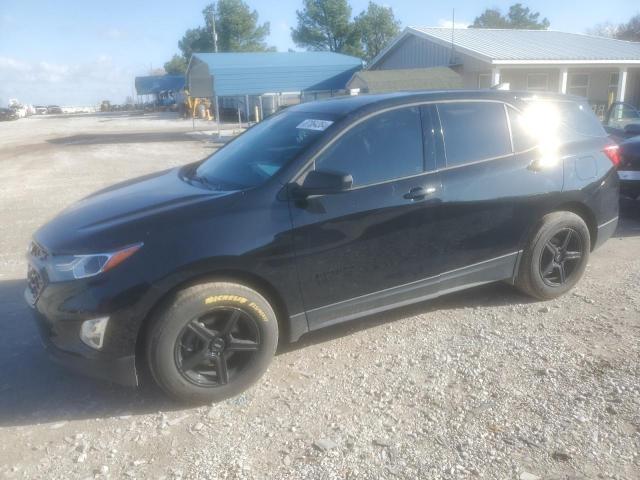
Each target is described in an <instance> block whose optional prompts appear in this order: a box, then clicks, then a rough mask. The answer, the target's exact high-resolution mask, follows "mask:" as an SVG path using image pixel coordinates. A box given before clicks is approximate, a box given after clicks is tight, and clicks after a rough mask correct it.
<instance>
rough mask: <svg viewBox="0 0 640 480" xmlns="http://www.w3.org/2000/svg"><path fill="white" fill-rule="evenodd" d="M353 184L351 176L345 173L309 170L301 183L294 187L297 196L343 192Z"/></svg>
mask: <svg viewBox="0 0 640 480" xmlns="http://www.w3.org/2000/svg"><path fill="white" fill-rule="evenodd" d="M352 185H353V177H352V176H351V175H349V174H347V173H342V172H335V171H331V170H311V171H310V172H309V173H307V176H306V177H305V179H304V182H303V183H302V185H301V186H300V187H298V188H296V189H295V195H296V196H297V197H303V198H306V197H309V196H311V195H331V194H334V193H340V192H345V191H347V190H349V189H350V188H351V186H352Z"/></svg>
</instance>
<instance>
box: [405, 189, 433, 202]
mask: <svg viewBox="0 0 640 480" xmlns="http://www.w3.org/2000/svg"><path fill="white" fill-rule="evenodd" d="M434 193H436V187H427V188H422V187H415V188H412V189H411V190H409V192H408V193H405V194H404V198H406V199H407V200H422V199H423V198H425V197H426V196H428V195H433V194H434Z"/></svg>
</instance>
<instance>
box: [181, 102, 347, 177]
mask: <svg viewBox="0 0 640 480" xmlns="http://www.w3.org/2000/svg"><path fill="white" fill-rule="evenodd" d="M334 120H335V117H333V116H331V115H327V114H315V113H309V112H291V111H288V112H287V111H285V112H282V113H280V114H277V115H274V116H273V117H270V118H268V119H266V120H264V121H263V122H261V123H259V124H257V125H255V126H254V127H252V128H250V129H249V130H247V131H246V132H245V133H244V134H242V135H241V136H239V137H238V138H237V139H236V140H234V141H233V142H231V143H229V144H228V145H226V146H224V147H223V148H221V149H220V150H219V151H217V152H216V153H214V154H213V155H212V156H211V157H209V158H208V159H207V160H205V161H204V163H202V164H201V165H200V166H199V167H198V168H197V169H196V170H195V172H194V175H193V178H194V179H195V180H201V181H202V182H203V183H205V184H206V185H208V186H209V187H210V188H215V189H217V190H239V189H244V188H250V187H255V186H257V185H260V184H262V183H263V182H265V181H266V180H268V179H269V178H271V177H272V176H273V175H275V174H276V173H277V172H278V171H279V170H280V169H281V168H282V167H284V166H285V165H287V164H288V163H289V162H290V161H292V160H293V159H294V158H295V157H296V156H298V155H299V154H300V153H302V152H303V151H304V150H306V149H307V148H309V147H310V146H311V145H313V144H314V143H316V142H317V141H318V140H319V139H320V138H321V137H322V136H323V135H324V134H325V131H326V129H327V128H329V127H330V126H331V124H332V123H333V122H334Z"/></svg>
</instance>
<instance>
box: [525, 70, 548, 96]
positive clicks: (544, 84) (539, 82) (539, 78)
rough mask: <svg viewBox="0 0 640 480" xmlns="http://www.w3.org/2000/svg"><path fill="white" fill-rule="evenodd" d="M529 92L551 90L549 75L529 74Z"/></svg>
mask: <svg viewBox="0 0 640 480" xmlns="http://www.w3.org/2000/svg"><path fill="white" fill-rule="evenodd" d="M527 90H533V91H536V92H546V91H547V90H549V75H548V74H546V73H528V74H527Z"/></svg>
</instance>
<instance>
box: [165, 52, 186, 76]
mask: <svg viewBox="0 0 640 480" xmlns="http://www.w3.org/2000/svg"><path fill="white" fill-rule="evenodd" d="M164 71H165V72H167V75H182V74H184V73H185V72H186V71H187V61H186V60H185V59H184V57H181V56H180V55H174V56H173V57H171V60H169V61H168V62H167V63H165V64H164Z"/></svg>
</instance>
